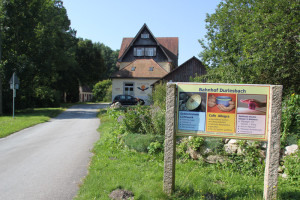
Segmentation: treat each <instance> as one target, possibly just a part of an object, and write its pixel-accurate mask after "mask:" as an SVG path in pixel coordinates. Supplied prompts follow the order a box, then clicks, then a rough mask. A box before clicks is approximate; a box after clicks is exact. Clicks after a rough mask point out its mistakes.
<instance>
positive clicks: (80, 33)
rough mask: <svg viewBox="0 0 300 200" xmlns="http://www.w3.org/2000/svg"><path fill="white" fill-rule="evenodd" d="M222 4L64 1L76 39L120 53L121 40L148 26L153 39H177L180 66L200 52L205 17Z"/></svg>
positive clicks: (201, 0)
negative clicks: (88, 40)
mask: <svg viewBox="0 0 300 200" xmlns="http://www.w3.org/2000/svg"><path fill="white" fill-rule="evenodd" d="M221 1H222V0H185V1H184V0H151V1H141V0H86V1H83V0H63V2H64V7H65V8H66V9H67V13H68V17H69V19H70V20H71V27H72V28H73V29H75V30H77V37H81V38H84V39H90V40H92V41H93V42H101V43H104V44H105V45H106V46H109V47H110V48H112V49H113V50H116V49H120V47H121V42H122V38H123V37H135V36H136V34H137V32H138V31H139V30H140V28H141V27H142V26H143V24H144V23H146V24H147V26H148V27H149V29H150V30H151V32H152V33H153V34H154V36H155V37H179V64H182V63H183V62H185V61H187V60H188V59H190V58H191V57H193V56H196V57H197V58H199V57H198V54H199V53H200V52H201V51H202V48H201V46H200V44H199V42H198V40H199V39H203V38H204V35H205V33H206V29H205V18H206V14H207V13H209V14H211V13H214V12H215V9H216V8H217V5H218V4H219V3H220V2H221Z"/></svg>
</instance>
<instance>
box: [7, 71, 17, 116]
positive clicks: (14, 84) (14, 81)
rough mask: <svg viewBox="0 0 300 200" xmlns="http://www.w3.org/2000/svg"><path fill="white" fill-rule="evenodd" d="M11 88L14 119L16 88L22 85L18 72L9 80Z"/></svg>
mask: <svg viewBox="0 0 300 200" xmlns="http://www.w3.org/2000/svg"><path fill="white" fill-rule="evenodd" d="M9 84H10V89H12V90H13V119H14V118H15V97H16V90H18V89H19V87H20V80H19V78H18V77H17V75H16V72H14V73H13V75H12V77H11V78H10V81H9Z"/></svg>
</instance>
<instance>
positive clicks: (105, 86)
mask: <svg viewBox="0 0 300 200" xmlns="http://www.w3.org/2000/svg"><path fill="white" fill-rule="evenodd" d="M111 85H112V81H111V80H109V79H107V80H103V81H99V82H98V83H96V84H95V85H94V87H93V96H94V99H95V100H96V101H103V100H104V99H105V97H106V94H107V93H108V92H109V88H110V87H111ZM110 96H111V95H110Z"/></svg>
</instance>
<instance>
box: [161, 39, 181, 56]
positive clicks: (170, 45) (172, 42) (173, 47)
mask: <svg viewBox="0 0 300 200" xmlns="http://www.w3.org/2000/svg"><path fill="white" fill-rule="evenodd" d="M156 39H157V41H158V42H159V43H160V44H161V45H163V46H164V47H165V48H167V49H168V50H169V51H171V52H172V53H173V54H174V55H175V56H178V37H157V38H156Z"/></svg>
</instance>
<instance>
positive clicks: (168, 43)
mask: <svg viewBox="0 0 300 200" xmlns="http://www.w3.org/2000/svg"><path fill="white" fill-rule="evenodd" d="M133 39H134V38H123V41H122V44H121V48H120V52H119V56H118V59H119V58H120V57H121V56H122V55H123V54H124V52H125V51H126V49H127V48H128V47H129V45H130V43H131V42H132V40H133ZM156 39H157V41H158V42H159V43H160V44H161V45H162V46H164V47H165V48H166V49H168V50H169V51H171V52H172V53H173V54H174V55H176V56H178V37H157V38H156Z"/></svg>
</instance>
